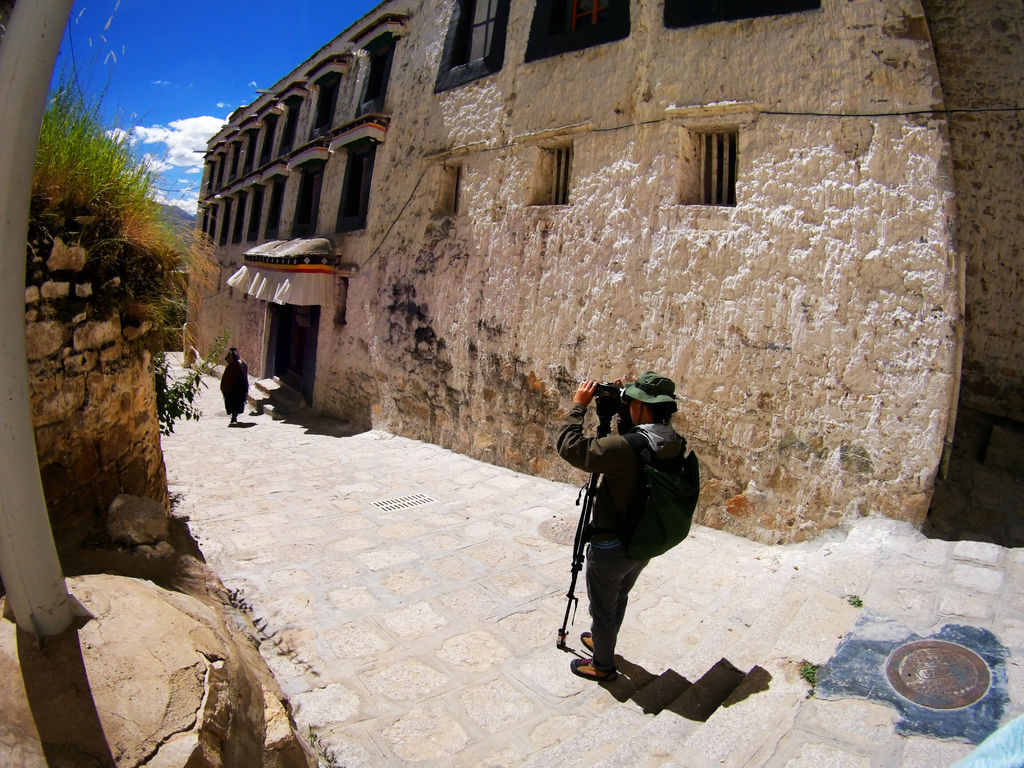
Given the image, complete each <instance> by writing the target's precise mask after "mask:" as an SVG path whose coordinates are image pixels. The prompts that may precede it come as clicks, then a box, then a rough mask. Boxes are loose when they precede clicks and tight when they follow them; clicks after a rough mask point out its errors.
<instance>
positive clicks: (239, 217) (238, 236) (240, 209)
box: [231, 192, 249, 243]
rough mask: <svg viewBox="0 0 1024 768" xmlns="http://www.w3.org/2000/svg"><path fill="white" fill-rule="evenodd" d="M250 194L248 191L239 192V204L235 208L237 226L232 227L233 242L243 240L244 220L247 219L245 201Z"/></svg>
mask: <svg viewBox="0 0 1024 768" xmlns="http://www.w3.org/2000/svg"><path fill="white" fill-rule="evenodd" d="M248 196H249V195H248V193H247V192H239V193H238V205H237V206H236V210H235V226H234V227H232V229H231V242H232V243H240V242H242V222H243V221H244V219H245V201H246V198H247V197H248Z"/></svg>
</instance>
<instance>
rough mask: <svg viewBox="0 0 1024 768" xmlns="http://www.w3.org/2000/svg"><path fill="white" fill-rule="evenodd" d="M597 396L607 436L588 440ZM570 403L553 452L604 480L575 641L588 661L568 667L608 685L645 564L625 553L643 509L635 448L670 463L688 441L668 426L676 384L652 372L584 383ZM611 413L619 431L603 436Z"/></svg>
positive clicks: (599, 489)
mask: <svg viewBox="0 0 1024 768" xmlns="http://www.w3.org/2000/svg"><path fill="white" fill-rule="evenodd" d="M595 396H596V397H597V412H598V419H599V421H600V426H599V429H598V433H599V435H601V434H605V436H598V437H585V436H584V435H583V419H584V417H585V416H586V412H587V407H588V406H589V405H590V402H591V401H592V400H593V399H594V398H595ZM572 400H573V406H572V408H571V409H570V411H569V413H568V414H567V415H566V417H565V422H564V424H563V426H562V429H561V432H560V433H559V435H558V443H557V446H558V455H559V456H561V457H562V458H563V459H565V460H566V461H568V462H569V463H570V464H572V466H574V467H576V468H578V469H582V470H585V471H587V472H590V473H592V474H594V475H597V474H600V475H602V476H603V477H602V478H601V482H600V484H599V485H598V487H597V494H596V498H595V501H594V506H593V524H592V528H591V530H590V531H589V532H588V533H589V542H590V543H589V546H588V548H587V569H586V581H587V597H588V598H589V601H590V616H591V625H590V632H584V633H583V634H582V635H581V636H580V640H581V642H582V643H583V645H584V646H586V647H587V648H588V649H589V650H590V652H591V653H593V658H590V659H574V660H573V661H572V663H571V665H570V668H571V669H572V672H573V674H575V675H577V676H579V677H583V678H586V679H588V680H594V681H597V682H610V681H612V680H614V679H615V678H616V677H617V676H618V672H617V671H616V669H615V642H616V639H617V638H618V634H619V628H620V627H621V626H622V619H623V617H624V616H625V613H626V603H627V600H628V597H629V591H630V590H631V589H632V588H633V585H634V584H635V583H636V580H637V577H639V576H640V572H641V571H643V569H644V568H645V567H646V566H647V563H648V562H650V561H649V560H634V559H633V558H631V557H630V556H629V554H628V552H627V551H626V545H627V544H628V542H629V538H630V535H631V534H632V532H633V529H634V528H635V527H636V523H637V520H638V518H639V515H640V513H641V511H642V507H641V506H640V505H641V504H642V498H640V496H639V495H638V494H637V493H636V491H637V490H638V484H639V483H642V482H643V477H642V474H641V473H642V468H643V463H642V461H641V459H640V457H639V455H638V450H641V447H642V449H643V450H649V451H650V456H651V457H653V458H655V459H657V460H665V459H671V458H674V457H676V456H679V455H680V453H681V452H683V451H684V450H685V445H686V441H685V440H683V438H682V437H681V436H680V435H678V434H676V432H675V430H674V429H672V427H671V426H670V425H669V420H670V419H671V418H672V414H673V413H674V412H675V410H676V402H675V384H674V383H673V381H672V380H671V379H668V378H666V377H664V376H659V375H658V374H656V373H654V372H653V371H648V372H647V373H645V374H643V375H642V376H640V377H639V378H638V379H637V380H636V381H634V382H633V383H631V384H627V385H626V386H625V387H623V386H622V382H621V381H616V382H614V384H598V383H597V382H594V381H589V380H588V381H584V382H583V383H582V384H580V385H579V388H578V389H577V390H576V393H575V394H574V395H573V398H572ZM614 415H618V416H619V424H618V432H619V434H617V435H612V434H607V432H608V431H609V427H608V425H609V424H610V422H611V418H612V416H614ZM627 435H628V436H629V437H628V438H627Z"/></svg>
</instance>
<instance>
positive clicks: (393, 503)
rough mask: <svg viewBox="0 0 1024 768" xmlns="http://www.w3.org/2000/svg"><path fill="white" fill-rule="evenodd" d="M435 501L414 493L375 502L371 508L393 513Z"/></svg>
mask: <svg viewBox="0 0 1024 768" xmlns="http://www.w3.org/2000/svg"><path fill="white" fill-rule="evenodd" d="M435 501H437V499H432V498H430V497H429V496H424V495H423V494H422V493H414V494H412V495H411V496H399V497H397V498H394V499H384V500H383V501H375V502H373V506H375V507H377V509H383V510H384V511H385V512H394V511H396V510H399V509H409V508H410V507H420V506H423V505H424V504H432V503H434V502H435Z"/></svg>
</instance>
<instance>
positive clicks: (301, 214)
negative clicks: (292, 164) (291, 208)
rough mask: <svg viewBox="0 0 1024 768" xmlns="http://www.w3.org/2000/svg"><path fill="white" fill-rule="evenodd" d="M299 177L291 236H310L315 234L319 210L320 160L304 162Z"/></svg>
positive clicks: (321, 167) (321, 171)
mask: <svg viewBox="0 0 1024 768" xmlns="http://www.w3.org/2000/svg"><path fill="white" fill-rule="evenodd" d="M301 170H302V176H301V177H300V178H299V195H298V199H297V200H296V202H295V219H294V221H293V222H292V237H311V236H312V235H315V234H316V225H317V218H318V214H319V212H320V187H321V185H322V184H323V180H324V163H323V162H322V161H317V162H312V163H306V164H305V165H303V166H302V169H301Z"/></svg>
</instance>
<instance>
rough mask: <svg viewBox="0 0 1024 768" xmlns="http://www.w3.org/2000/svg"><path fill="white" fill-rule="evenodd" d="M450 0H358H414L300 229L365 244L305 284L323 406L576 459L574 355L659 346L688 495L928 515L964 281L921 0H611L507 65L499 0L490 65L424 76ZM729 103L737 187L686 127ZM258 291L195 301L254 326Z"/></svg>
mask: <svg viewBox="0 0 1024 768" xmlns="http://www.w3.org/2000/svg"><path fill="white" fill-rule="evenodd" d="M451 6H452V3H450V2H440V1H439V0H436V1H432V2H424V3H422V4H419V3H402V2H393V3H385V4H383V5H382V6H380V8H379V9H378V11H377V12H375V13H378V12H382V11H395V12H408V13H410V21H409V33H408V35H407V36H406V37H404V38H402V39H401V40H400V41H399V43H398V47H397V50H396V54H395V60H394V64H393V67H392V73H391V82H390V85H389V90H388V94H389V95H388V102H387V106H386V111H387V112H388V113H389V114H390V115H391V116H392V120H391V124H390V126H389V128H388V133H387V137H386V139H385V141H384V143H383V144H382V145H381V146H380V147H379V149H378V152H377V159H376V165H375V169H374V177H373V187H372V192H371V200H370V215H369V217H368V221H367V226H366V229H365V230H362V231H360V232H356V233H350V234H338V233H333V232H331V229H332V228H333V223H334V216H335V213H336V210H337V205H338V199H339V196H340V192H341V183H342V178H343V176H344V158H343V156H341V155H343V153H337V154H336V155H332V156H331V158H330V159H329V160H328V161H327V170H326V174H325V179H324V185H323V189H322V191H321V208H320V222H321V223H322V226H321V228H320V232H319V234H320V235H322V236H327V237H330V238H331V240H332V242H333V243H334V245H335V249H336V252H337V253H338V254H339V255H340V256H341V257H342V258H343V260H344V261H346V262H349V263H354V264H356V265H359V271H358V274H357V275H356V276H354V277H353V278H352V279H351V280H350V281H349V285H348V291H347V297H346V299H347V311H346V323H345V325H343V326H339V325H332V324H331V323H330V320H329V318H330V317H332V315H333V314H334V308H333V307H324V311H323V314H322V317H323V318H325V320H322V321H321V327H320V334H319V349H318V352H317V380H316V390H315V393H314V406H315V407H316V408H317V410H319V411H322V412H324V413H328V414H332V415H336V416H339V417H342V418H346V419H348V420H352V421H356V420H358V419H360V418H362V419H365V420H367V421H369V422H370V423H371V424H372V425H373V426H375V427H379V428H383V429H387V430H391V431H394V432H397V433H399V434H403V435H407V436H410V437H413V438H418V439H423V440H428V441H432V442H436V443H439V444H441V445H444V446H446V447H449V448H452V449H453V450H456V451H459V452H462V453H466V454H468V455H471V456H474V457H477V458H481V459H484V460H487V461H491V462H494V463H497V464H501V465H504V466H509V467H512V468H515V469H519V470H523V471H528V472H533V473H537V474H541V475H544V476H546V477H551V478H553V479H559V480H572V481H576V480H581V479H582V476H581V474H580V473H579V472H576V471H574V470H571V469H569V468H568V467H567V466H565V465H564V464H563V463H562V462H561V461H560V460H559V459H558V458H557V456H555V454H554V450H553V437H554V434H555V432H556V429H557V423H558V420H559V419H560V417H561V415H562V413H563V412H564V409H565V408H566V406H567V404H568V400H569V397H570V395H571V393H572V391H573V389H574V387H575V382H576V381H578V380H580V379H582V378H584V377H591V378H598V379H609V378H615V377H619V376H622V377H630V376H636V375H638V374H640V373H642V372H643V371H644V370H647V369H649V368H653V369H656V370H658V371H660V372H662V373H665V374H667V375H669V376H671V377H673V378H674V379H676V381H677V382H678V383H679V389H680V393H681V395H682V398H681V403H680V413H679V415H678V416H677V418H676V425H677V428H678V429H679V430H680V431H682V432H683V433H684V434H686V435H687V437H688V438H689V439H690V444H691V446H692V447H693V448H695V449H696V450H697V451H698V454H699V456H700V458H701V461H702V471H703V477H704V480H705V487H704V493H703V497H702V507H701V519H702V520H703V521H704V522H705V523H707V524H710V525H714V526H718V527H722V528H726V529H729V530H733V531H736V532H738V533H741V534H744V535H748V536H753V537H757V538H761V539H765V540H770V541H782V540H795V539H801V538H805V537H808V536H811V535H813V534H814V533H816V532H818V531H820V530H822V529H823V528H827V527H829V526H832V525H835V524H837V523H838V522H840V521H841V520H843V519H845V518H850V517H857V516H861V515H866V514H870V513H880V514H885V515H889V516H892V517H896V518H900V519H906V520H910V521H912V522H915V523H920V522H922V521H923V519H924V515H925V513H926V510H927V507H928V500H929V497H930V493H931V490H932V487H933V483H934V478H935V473H936V470H937V466H938V463H939V459H940V455H941V451H942V444H943V440H944V439H945V437H946V434H947V429H948V427H949V424H950V414H951V413H952V412H953V411H954V409H955V405H956V396H957V391H958V376H959V364H958V361H959V357H958V356H959V347H958V328H959V323H960V318H961V309H960V307H961V301H962V299H961V288H960V281H959V274H960V267H959V262H958V259H959V255H958V254H957V252H956V250H955V247H954V241H953V223H954V222H955V219H956V207H955V200H954V189H953V185H952V182H951V168H952V162H951V157H950V141H949V136H948V132H947V122H946V120H945V118H944V117H943V116H942V115H941V114H940V115H938V116H932V115H930V114H921V112H922V111H925V112H927V111H928V110H932V109H936V108H941V88H940V83H939V80H938V72H937V69H936V66H935V58H934V53H933V49H932V44H931V40H930V39H929V36H928V32H927V24H926V22H925V18H924V13H923V10H922V7H921V5H920V3H919V2H917V1H916V0H887V1H886V2H877V1H875V0H872V1H871V2H867V1H864V0H862V1H860V2H846V1H845V0H844V1H843V2H839V1H838V0H824V1H823V2H822V8H821V10H820V11H812V12H807V13H796V14H789V15H782V16H774V17H767V18H759V19H749V20H743V21H738V22H730V23H725V24H711V25H705V26H701V27H694V28H691V29H683V30H666V29H665V28H664V25H663V23H662V20H661V10H662V5H661V3H656V2H649V1H647V0H635V1H634V2H633V3H631V14H632V22H631V32H630V36H629V37H628V38H626V39H625V40H620V41H617V42H614V43H608V44H604V45H598V46H595V47H592V48H587V49H584V50H581V51H576V52H573V53H568V54H564V55H560V56H555V57H552V58H549V59H543V60H540V61H535V62H530V63H523V51H524V50H525V48H526V41H527V36H528V33H529V29H530V19H531V13H532V10H533V6H532V5H531V4H525V5H514V6H513V7H512V11H511V18H510V20H509V25H508V42H507V46H506V55H505V64H504V66H503V68H502V69H501V71H499V72H497V73H495V74H493V75H490V76H488V77H485V78H483V79H481V80H477V81H474V82H471V83H468V84H466V85H463V86H460V87H457V88H453V89H451V90H448V91H444V92H442V93H440V94H435V93H433V85H434V78H435V76H436V73H437V67H438V62H439V59H440V55H441V48H442V42H443V37H444V32H445V30H446V29H447V26H448V22H449V15H450V12H451ZM372 15H373V14H371V16H372ZM367 18H370V17H367ZM359 26H360V24H357V25H354V26H353V28H357V27H359ZM349 32H351V30H349ZM346 42H347V41H346V39H345V33H343V34H342V35H341V36H339V39H338V40H336V41H335V42H334V43H332V44H331V46H333V47H334V48H335V49H337V50H343V49H344V48H345V44H346ZM331 46H329V47H328V48H327V49H325V50H322V51H320V52H318V56H319V55H325V54H326V53H329V52H330V51H331V50H332V48H331ZM307 68H308V64H307V65H303V66H300V67H298V68H297V69H296V70H295V71H294V73H292V74H290V75H289V76H287V77H285V78H283V79H282V81H281V82H282V83H287V82H288V81H289V79H290V78H291V77H293V76H295V75H297V74H300V73H301V72H302V71H304V70H305V69H307ZM364 71H365V70H364V69H363V68H356V69H355V70H354V73H353V75H352V76H351V78H350V79H349V78H348V76H346V79H345V80H343V82H344V83H345V85H344V87H343V88H342V95H341V97H340V99H339V107H338V117H337V118H336V122H338V123H340V122H343V121H344V120H346V119H350V118H351V114H352V112H353V108H354V100H355V99H356V98H357V95H358V93H359V92H360V84H361V79H360V78H362V77H363V76H364V75H363V72H364ZM307 125H308V123H307ZM229 130H230V128H229ZM724 130H730V131H737V132H738V136H739V161H738V175H737V176H738V180H737V184H736V196H737V204H736V205H735V206H712V205H697V204H694V200H693V199H692V194H691V191H692V189H693V187H694V186H695V185H696V183H697V180H696V178H695V174H696V168H697V166H696V163H695V158H696V143H697V141H698V140H699V136H700V134H701V133H703V132H710V131H724ZM301 131H302V128H301V126H300V135H301ZM569 144H571V146H572V151H573V160H572V174H571V182H570V194H569V204H568V205H565V206H562V205H536V204H534V203H535V202H537V197H538V188H539V187H540V186H541V185H542V184H543V181H544V178H543V177H544V170H543V157H544V153H545V151H546V150H549V149H551V148H555V147H562V146H567V145H569ZM446 166H447V167H451V166H459V168H460V173H461V186H460V190H459V198H460V209H459V210H458V212H457V213H456V214H455V215H449V213H448V212H446V211H445V209H444V204H443V200H444V199H445V197H446V195H448V194H449V192H450V190H449V189H448V187H447V186H446V179H450V178H451V177H450V175H449V174H447V173H446V171H445V167H446ZM295 181H296V179H294V175H293V177H292V178H291V179H290V180H289V184H290V189H293V190H294V188H295V187H296V186H297V184H296V183H295ZM289 199H290V200H292V201H293V202H292V204H291V207H289V203H288V200H289ZM293 208H294V197H292V198H288V197H287V196H286V203H285V209H284V211H285V217H284V220H283V221H282V229H283V230H287V227H288V225H289V223H290V221H289V220H288V216H289V215H290V212H291V210H292V209H293ZM243 248H244V246H228V247H226V248H222V249H220V251H219V255H218V258H219V259H220V260H221V261H223V262H226V263H230V264H232V266H234V265H237V264H238V263H240V260H241V251H242V250H243ZM225 271H226V272H227V273H230V271H231V270H230V268H228V269H227V270H225ZM253 303H254V302H253V301H252V300H247V301H244V302H243V300H242V299H241V297H240V296H238V295H237V293H235V294H232V293H231V292H225V293H221V294H218V295H217V296H215V297H214V298H211V299H208V300H207V301H206V302H205V304H204V306H205V307H206V310H205V312H206V313H207V315H208V316H209V317H211V318H216V321H215V322H229V323H231V327H232V331H233V333H234V334H235V335H234V336H233V339H234V342H233V343H236V346H240V348H243V347H248V348H249V349H250V350H254V349H255V350H260V352H259V354H265V343H266V341H265V338H266V337H265V335H261V334H263V333H264V332H263V331H261V330H258V328H260V322H259V320H258V318H259V316H260V314H261V312H260V309H259V306H258V304H259V303H257V307H256V308H255V309H254V307H253V306H252V305H253ZM190 324H193V326H194V329H195V330H196V333H197V338H199V340H200V342H201V343H206V344H208V343H210V342H211V341H212V338H213V337H214V336H215V335H216V332H217V328H216V327H214V324H213V323H207V322H206V320H204V319H203V318H202V317H201V316H195V317H194V318H190ZM249 356H250V357H249V359H250V363H251V366H252V368H253V370H255V371H259V370H260V366H261V360H259V359H258V355H254V354H253V353H252V352H251V351H250V353H249Z"/></svg>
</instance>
